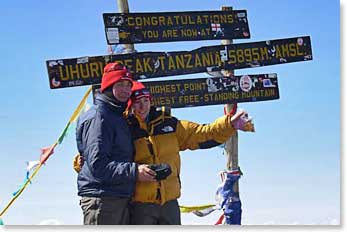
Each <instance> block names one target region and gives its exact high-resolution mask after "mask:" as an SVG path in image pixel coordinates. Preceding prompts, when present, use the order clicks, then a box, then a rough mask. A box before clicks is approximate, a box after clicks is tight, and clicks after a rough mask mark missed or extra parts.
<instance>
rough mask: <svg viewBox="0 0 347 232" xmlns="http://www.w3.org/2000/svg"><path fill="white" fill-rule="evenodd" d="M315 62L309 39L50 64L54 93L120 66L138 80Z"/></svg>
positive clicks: (94, 79)
mask: <svg viewBox="0 0 347 232" xmlns="http://www.w3.org/2000/svg"><path fill="white" fill-rule="evenodd" d="M311 59H312V51H311V42H310V37H309V36H305V37H295V38H287V39H278V40H268V41H261V42H252V43H241V44H228V45H218V46H207V47H201V48H198V49H195V50H192V51H177V52H138V53H130V54H120V55H105V56H94V57H80V58H72V59H58V60H48V61H47V62H46V64H47V69H48V75H49V83H50V87H51V88H52V89H56V88H64V87H74V86H82V85H91V84H99V83H100V82H101V77H102V71H103V67H104V66H105V64H106V63H109V62H114V61H117V62H120V63H122V64H124V65H125V66H127V67H128V69H129V70H130V71H131V72H132V73H133V74H134V77H135V79H150V78H156V77H165V76H174V75H184V74H192V73H201V72H209V71H220V70H222V69H226V70H232V69H243V68H254V67H260V66H268V65H275V64H285V63H291V62H298V61H308V60H311Z"/></svg>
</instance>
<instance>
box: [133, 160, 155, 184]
mask: <svg viewBox="0 0 347 232" xmlns="http://www.w3.org/2000/svg"><path fill="white" fill-rule="evenodd" d="M155 175H156V172H155V171H153V170H152V169H150V168H149V166H148V165H146V164H140V165H138V166H137V180H138V181H141V182H145V181H147V182H154V181H156V180H155Z"/></svg>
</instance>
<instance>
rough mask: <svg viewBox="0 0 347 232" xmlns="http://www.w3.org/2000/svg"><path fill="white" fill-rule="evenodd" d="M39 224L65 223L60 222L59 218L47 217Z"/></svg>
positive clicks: (54, 224)
mask: <svg viewBox="0 0 347 232" xmlns="http://www.w3.org/2000/svg"><path fill="white" fill-rule="evenodd" d="M39 225H53V226H56V225H63V223H62V222H60V221H59V220H57V219H46V220H43V221H41V222H40V223H39Z"/></svg>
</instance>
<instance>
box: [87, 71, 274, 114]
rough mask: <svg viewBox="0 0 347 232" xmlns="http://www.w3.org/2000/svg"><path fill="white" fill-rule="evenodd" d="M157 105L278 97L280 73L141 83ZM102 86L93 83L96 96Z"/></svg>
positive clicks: (211, 103) (235, 101)
mask: <svg viewBox="0 0 347 232" xmlns="http://www.w3.org/2000/svg"><path fill="white" fill-rule="evenodd" d="M142 83H143V84H144V85H145V86H146V88H148V89H149V91H150V92H151V95H152V104H153V105H154V106H157V107H159V106H169V107H171V108H183V107H193V106H207V105H219V104H231V103H237V102H255V101H268V100H274V99H279V98H280V97H279V91H278V81H277V74H275V73H272V74H258V75H243V76H234V77H213V78H198V79H184V80H169V81H151V82H142ZM99 88H100V85H94V86H93V96H94V99H95V95H96V93H97V92H98V91H99Z"/></svg>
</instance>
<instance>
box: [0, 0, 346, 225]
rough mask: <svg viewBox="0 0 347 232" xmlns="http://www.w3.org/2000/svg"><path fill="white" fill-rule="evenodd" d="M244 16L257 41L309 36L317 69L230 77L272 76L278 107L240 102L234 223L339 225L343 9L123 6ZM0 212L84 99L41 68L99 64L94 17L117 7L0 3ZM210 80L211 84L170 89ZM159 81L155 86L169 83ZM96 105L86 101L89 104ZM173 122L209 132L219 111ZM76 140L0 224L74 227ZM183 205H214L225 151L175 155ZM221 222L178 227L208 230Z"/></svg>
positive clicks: (108, 0)
mask: <svg viewBox="0 0 347 232" xmlns="http://www.w3.org/2000/svg"><path fill="white" fill-rule="evenodd" d="M221 6H233V8H234V9H246V10H247V14H248V21H249V27H250V32H251V38H250V39H243V40H241V39H240V40H234V43H245V42H256V41H264V40H271V39H281V38H290V37H299V36H306V35H308V36H310V37H311V44H312V52H313V60H312V61H307V62H297V63H290V64H281V65H274V66H267V67H259V68H247V69H242V70H235V74H236V75H244V74H262V73H277V75H278V81H279V90H280V99H279V100H273V101H266V102H252V103H241V104H239V108H243V109H245V110H247V111H248V113H249V114H250V115H251V116H252V117H253V118H254V123H255V127H256V133H253V134H251V133H242V132H240V133H239V165H240V167H241V170H242V172H243V173H244V175H243V176H242V178H241V179H240V182H239V185H240V198H241V202H242V210H243V214H242V224H244V225H337V224H340V220H341V219H340V217H341V214H340V213H341V209H340V203H341V202H340V199H341V198H340V197H341V196H340V190H341V189H340V180H341V169H340V168H341V163H340V154H341V150H340V147H341V144H340V143H341V140H340V134H341V130H340V128H341V127H340V125H341V118H340V115H341V112H340V10H339V8H340V5H339V2H338V1H330V2H329V4H327V2H326V1H322V0H316V1H313V0H307V1H302V0H283V1H273V0H271V1H270V0H262V1H251V0H242V1H241V0H238V1H236V0H233V1H224V0H215V1H201V0H191V1H183V0H176V1H170V3H169V2H168V1H159V0H151V1H140V0H129V8H130V11H131V12H168V11H207V10H219V9H220V8H221ZM0 12H1V14H0V28H1V36H0V51H1V53H0V54H1V56H0V60H1V62H0V70H1V74H2V75H1V82H2V83H1V85H0V93H1V98H2V99H3V101H2V107H1V111H0V128H1V132H2V133H1V134H0V147H1V155H0V177H1V178H2V179H1V182H2V183H1V188H0V209H2V208H3V207H5V205H6V204H7V203H8V201H9V200H10V199H11V198H12V193H13V192H15V191H16V190H17V189H18V187H19V186H20V185H21V184H22V183H23V180H24V177H25V168H26V163H25V162H26V161H29V160H38V159H39V157H40V148H41V147H44V146H48V145H51V144H52V143H54V142H55V141H56V139H57V138H58V136H59V135H60V133H61V131H62V130H63V128H64V127H65V125H66V123H67V121H68V119H69V118H70V116H71V114H72V112H73V111H74V109H75V108H76V107H77V105H78V103H79V102H80V100H81V98H82V96H83V95H84V93H85V92H86V90H87V88H88V87H86V86H84V87H74V88H64V89H55V90H52V89H50V88H49V81H48V74H47V69H46V64H45V61H46V60H51V59H60V58H76V57H81V56H97V55H106V54H107V46H106V38H105V34H104V25H103V20H102V13H106V12H118V9H117V5H116V1H114V0H100V1H96V0H83V1H82V0H76V1H67V0H61V1H39V0H31V1H19V0H13V1H1V3H0ZM218 44H220V41H218V40H215V41H193V42H172V43H153V44H139V45H135V48H136V50H137V51H141V52H142V51H183V50H192V49H195V48H198V47H201V46H208V45H218ZM198 77H207V74H205V73H201V74H194V75H185V76H178V77H177V78H178V79H180V78H198ZM169 78H170V77H165V78H163V80H164V79H165V80H169ZM89 102H90V104H92V100H91V98H90V99H89ZM172 114H173V115H174V116H176V117H177V118H179V119H186V120H190V121H194V122H198V123H209V122H212V121H214V119H216V118H217V117H219V116H221V115H223V106H222V105H216V106H204V107H194V108H184V109H174V110H172ZM76 152H77V149H76V144H75V135H74V131H70V133H69V135H68V137H67V138H66V139H65V140H64V142H63V143H62V144H61V145H59V146H58V147H57V148H56V149H55V154H54V155H53V156H51V157H50V159H49V160H48V161H47V162H46V165H45V166H44V167H43V168H41V170H40V172H39V173H38V174H37V176H36V177H35V178H34V180H33V181H32V184H30V185H29V186H28V187H27V189H26V190H25V191H24V192H23V194H22V195H21V196H20V197H19V198H18V199H17V201H16V202H15V203H14V204H13V205H12V206H11V208H10V209H9V210H8V211H7V212H6V214H5V215H4V216H3V218H2V219H3V220H4V223H5V224H7V225H38V224H59V225H81V224H83V220H82V218H83V215H82V211H81V209H80V207H79V197H78V196H77V185H76V177H77V175H76V173H75V172H74V170H73V169H72V159H73V157H74V155H75V153H76ZM181 162H182V173H181V180H182V196H181V198H180V199H179V203H180V204H181V205H203V204H211V203H212V204H214V203H216V202H215V192H216V189H217V186H218V185H219V184H220V183H221V180H220V177H219V175H218V173H219V171H222V170H224V169H225V168H226V158H225V156H224V155H223V149H222V148H219V147H217V148H213V149H209V150H201V151H199V150H197V151H184V152H181ZM220 214H221V212H220V211H217V212H215V213H212V214H211V215H209V216H207V217H204V218H199V217H197V216H195V215H191V214H184V215H182V224H184V225H192V224H194V225H196V224H199V225H212V224H214V223H215V222H216V221H217V219H218V217H219V216H220Z"/></svg>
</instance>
